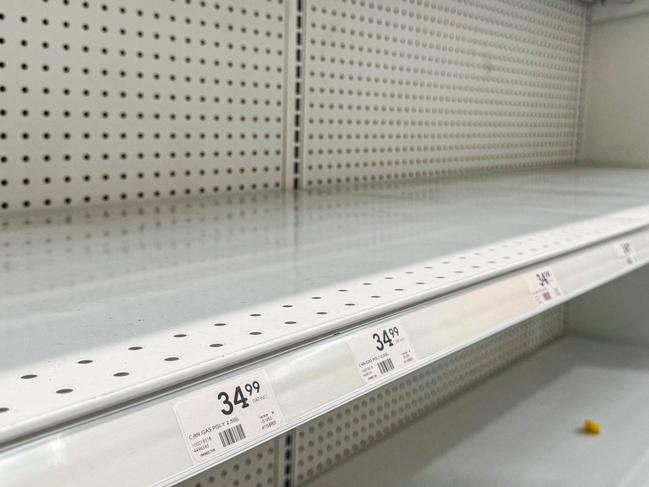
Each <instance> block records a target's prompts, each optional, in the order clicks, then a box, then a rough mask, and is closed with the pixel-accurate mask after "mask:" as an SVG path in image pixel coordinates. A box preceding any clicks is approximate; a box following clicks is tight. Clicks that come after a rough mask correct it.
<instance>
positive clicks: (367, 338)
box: [347, 321, 417, 384]
mask: <svg viewBox="0 0 649 487" xmlns="http://www.w3.org/2000/svg"><path fill="white" fill-rule="evenodd" d="M347 344H348V345H349V348H350V349H351V351H352V354H353V355H354V360H355V361H356V366H357V367H358V371H359V372H360V374H361V378H362V379H363V381H364V382H365V383H366V384H367V383H368V382H371V381H373V380H375V379H378V378H379V377H381V376H383V375H385V374H389V373H391V372H393V371H395V370H398V369H401V368H403V367H405V366H406V365H407V364H409V363H411V362H414V361H415V360H417V356H416V355H415V350H414V348H413V347H412V345H411V344H410V340H409V338H408V335H407V334H406V330H405V328H404V327H403V325H402V324H401V322H400V321H392V322H389V323H386V324H385V325H381V326H376V327H373V328H370V329H369V330H363V331H361V332H358V333H356V334H354V335H353V336H351V337H350V338H348V339H347Z"/></svg>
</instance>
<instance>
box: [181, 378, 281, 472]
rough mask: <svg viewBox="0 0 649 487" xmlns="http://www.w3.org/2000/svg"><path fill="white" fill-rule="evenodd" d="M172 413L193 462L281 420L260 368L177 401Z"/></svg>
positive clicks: (277, 406)
mask: <svg viewBox="0 0 649 487" xmlns="http://www.w3.org/2000/svg"><path fill="white" fill-rule="evenodd" d="M174 412H175V413H176V418H177V419H178V423H179V424H180V429H181V431H182V434H183V437H184V439H185V444H186V445H187V448H188V450H189V453H190V455H191V457H192V460H193V461H194V462H195V463H199V462H203V461H205V460H208V459H209V458H212V457H215V456H218V455H219V454H221V453H223V452H225V451H227V450H228V449H230V448H233V447H235V446H239V445H241V444H243V443H246V442H249V441H252V440H254V439H255V438H258V437H260V436H262V435H265V434H266V433H268V432H269V431H272V430H273V429H275V428H277V427H278V426H280V425H282V424H283V423H284V416H283V415H282V411H281V410H280V408H279V404H278V403H277V400H276V398H275V395H274V393H273V390H272V388H271V385H270V381H269V379H268V376H267V375H266V372H265V371H264V370H263V369H262V370H257V371H255V372H251V373H250V374H247V375H245V376H241V377H237V378H235V379H231V380H227V381H223V382H221V383H220V384H218V385H216V386H213V387H210V388H209V389H208V390H206V391H201V392H200V393H197V394H196V395H193V396H191V397H189V398H187V399H185V400H182V401H179V402H178V403H177V404H176V405H175V406H174Z"/></svg>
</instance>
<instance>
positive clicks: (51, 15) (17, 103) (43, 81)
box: [0, 0, 286, 211]
mask: <svg viewBox="0 0 649 487" xmlns="http://www.w3.org/2000/svg"><path fill="white" fill-rule="evenodd" d="M285 15H286V4H285V2H284V1H282V0H280V1H277V0H273V1H256V0H238V1H236V2H221V1H199V0H194V1H186V0H182V1H181V0H164V1H155V0H129V1H128V2H122V3H119V2H116V1H106V2H93V1H88V2H84V1H77V0H74V1H67V0H66V1H60V0H57V1H53V0H52V1H37V0H29V1H22V0H9V1H3V2H2V3H1V4H0V184H1V186H0V211H3V210H17V209H33V208H45V207H61V206H69V205H87V204H97V203H105V202H119V201H137V200H140V199H156V198H168V197H173V196H187V195H198V194H202V193H207V194H210V193H216V192H221V193H223V192H225V193H227V192H229V191H234V192H238V191H240V190H251V189H263V188H274V187H279V186H280V185H281V184H282V178H283V174H282V171H283V167H282V165H283V158H284V154H283V150H284V149H283V143H284V135H283V131H284V97H285V95H286V90H285V63H286V58H285V48H284V46H285V30H286V24H285V20H286V19H285Z"/></svg>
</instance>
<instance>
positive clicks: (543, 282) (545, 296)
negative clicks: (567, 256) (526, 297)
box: [524, 267, 563, 306]
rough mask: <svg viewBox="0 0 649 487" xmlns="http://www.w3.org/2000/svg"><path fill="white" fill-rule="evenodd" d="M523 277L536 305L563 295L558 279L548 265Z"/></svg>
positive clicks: (541, 304) (546, 302)
mask: <svg viewBox="0 0 649 487" xmlns="http://www.w3.org/2000/svg"><path fill="white" fill-rule="evenodd" d="M524 277H525V282H526V283H527V287H528V289H529V290H530V293H531V294H532V298H534V301H536V304H537V305H538V306H543V305H545V304H548V303H550V302H552V301H555V300H556V299H557V298H559V297H561V296H563V290H562V289H561V286H560V285H559V281H558V280H557V278H556V276H555V275H554V273H553V272H552V269H550V268H549V267H546V268H544V269H538V270H536V271H534V272H530V273H529V274H526V275H525V276H524Z"/></svg>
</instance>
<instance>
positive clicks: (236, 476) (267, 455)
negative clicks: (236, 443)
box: [176, 435, 291, 487]
mask: <svg viewBox="0 0 649 487" xmlns="http://www.w3.org/2000/svg"><path fill="white" fill-rule="evenodd" d="M287 438H290V435H283V436H280V437H278V438H275V439H273V440H270V441H267V442H266V443H263V444H261V445H259V446H257V447H255V448H253V449H251V450H248V451H247V452H245V453H242V454H241V455H238V456H236V457H234V458H232V459H231V460H228V461H226V462H224V463H222V464H220V465H217V466H216V467H214V468H211V469H209V470H206V471H204V472H203V473H200V474H198V475H195V476H194V477H192V478H190V479H187V480H185V481H183V482H180V483H178V484H176V487H284V486H285V485H290V484H287V483H286V479H287V475H286V474H287V472H289V473H290V471H287V470H286V468H285V466H286V465H290V463H291V462H290V460H291V459H290V456H289V458H287V457H286V455H285V453H286V451H287V446H286V440H287ZM288 451H290V450H288Z"/></svg>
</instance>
